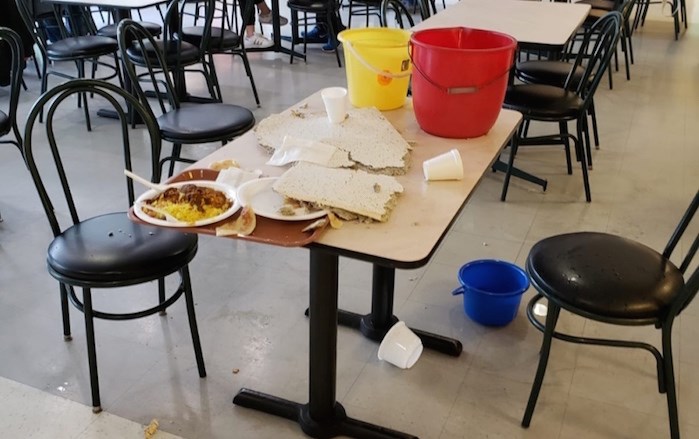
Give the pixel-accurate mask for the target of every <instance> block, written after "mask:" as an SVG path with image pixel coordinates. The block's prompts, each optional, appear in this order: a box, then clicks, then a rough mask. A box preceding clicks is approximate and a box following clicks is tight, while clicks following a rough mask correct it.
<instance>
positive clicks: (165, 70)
mask: <svg viewBox="0 0 699 439" xmlns="http://www.w3.org/2000/svg"><path fill="white" fill-rule="evenodd" d="M175 3H176V2H175ZM165 38H168V37H167V36H166V35H165V33H164V34H163V44H166V43H165ZM117 41H118V43H119V54H120V55H121V59H122V63H123V66H124V70H125V71H126V73H127V75H128V76H129V79H130V80H131V87H132V88H133V90H134V91H135V92H136V94H137V95H138V97H139V99H140V100H141V101H142V102H148V96H146V92H145V90H144V88H143V83H148V84H149V85H150V89H151V90H155V91H157V93H156V97H157V99H158V104H159V106H160V111H161V112H163V113H166V112H167V111H169V109H168V108H167V107H166V105H168V106H169V107H170V108H172V109H175V108H180V101H179V99H178V98H177V94H176V93H175V86H174V84H173V81H172V77H171V76H170V68H169V67H168V65H167V63H166V62H165V54H163V52H162V51H160V50H154V51H153V55H155V56H148V55H147V54H144V53H143V52H144V51H143V50H142V48H143V47H146V48H149V47H150V48H157V47H158V44H157V42H156V40H155V38H153V36H152V35H151V34H150V32H148V30H146V28H144V27H143V26H141V25H140V24H139V23H138V22H136V21H134V20H131V19H125V20H121V22H119V27H118V28H117ZM129 52H135V53H137V54H139V58H141V59H143V60H144V62H145V68H146V70H147V71H146V72H145V73H144V74H143V75H140V74H139V73H138V72H137V71H136V64H135V63H134V62H133V61H132V59H131V55H130V54H129ZM145 107H146V111H148V112H149V113H150V115H151V117H155V116H154V115H153V112H152V110H151V108H150V106H149V105H146V106H145Z"/></svg>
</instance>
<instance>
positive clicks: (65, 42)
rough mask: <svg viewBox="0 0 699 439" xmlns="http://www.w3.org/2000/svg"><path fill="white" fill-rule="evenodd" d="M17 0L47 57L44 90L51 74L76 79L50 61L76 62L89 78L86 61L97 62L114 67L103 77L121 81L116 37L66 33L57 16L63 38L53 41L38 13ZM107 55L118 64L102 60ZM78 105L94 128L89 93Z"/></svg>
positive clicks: (80, 72)
mask: <svg viewBox="0 0 699 439" xmlns="http://www.w3.org/2000/svg"><path fill="white" fill-rule="evenodd" d="M15 3H16V5H17V9H18V10H19V13H20V15H21V16H22V21H24V24H25V26H26V27H27V29H28V30H29V32H30V33H31V34H32V38H33V39H34V43H35V44H36V45H37V46H38V48H39V51H40V53H41V56H42V58H43V62H42V63H41V75H40V76H41V93H42V94H43V93H45V92H46V89H47V88H48V77H49V75H55V76H58V77H61V78H65V79H75V77H74V76H71V75H67V74H65V73H64V72H62V71H59V70H53V69H51V70H49V69H48V64H49V62H66V61H70V62H74V63H75V65H76V67H77V71H78V76H77V77H78V78H85V63H93V64H97V65H100V66H104V67H107V68H109V69H111V70H113V73H112V74H110V75H107V76H106V77H103V78H101V79H104V80H108V79H111V78H114V77H117V78H119V80H120V81H121V71H120V70H119V61H118V59H117V50H118V47H117V44H116V41H115V40H114V39H112V38H108V37H101V36H98V35H78V36H72V37H66V35H67V30H66V28H65V26H64V23H63V20H57V22H58V25H59V28H60V31H61V34H62V35H63V38H62V39H61V40H58V41H55V42H53V43H51V44H49V43H48V41H47V40H46V36H45V33H44V32H42V31H41V30H40V29H39V28H38V26H37V22H36V21H35V20H34V17H32V14H31V11H30V10H29V8H28V4H27V2H26V0H15ZM105 55H109V56H112V57H113V59H114V65H111V64H107V63H104V62H101V61H99V58H100V57H102V56H105ZM78 106H82V107H83V109H84V111H85V122H86V124H87V129H88V131H90V130H91V129H92V125H91V124H90V114H89V110H88V105H87V95H78ZM40 117H41V116H40Z"/></svg>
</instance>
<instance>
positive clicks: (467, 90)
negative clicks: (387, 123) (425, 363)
mask: <svg viewBox="0 0 699 439" xmlns="http://www.w3.org/2000/svg"><path fill="white" fill-rule="evenodd" d="M408 44H409V45H408V56H409V57H410V63H411V64H412V65H413V67H414V68H415V70H417V71H418V72H420V74H421V75H422V77H423V78H425V80H426V81H427V82H429V83H430V84H432V86H433V87H435V88H438V89H439V90H441V91H443V92H444V93H446V94H448V95H459V94H471V93H478V91H479V90H481V89H483V88H485V87H487V86H489V85H490V84H492V83H493V82H495V81H497V80H498V79H500V78H502V77H503V76H505V75H507V74H508V73H509V72H510V70H511V69H512V66H513V65H514V62H513V63H512V64H510V65H509V66H508V67H507V69H506V70H505V71H504V72H502V73H500V74H499V75H497V76H495V77H494V78H492V79H490V80H488V81H486V82H484V83H483V84H480V85H466V86H462V87H444V86H442V85H439V84H437V83H436V82H434V80H433V79H432V78H430V77H429V76H427V75H426V74H425V72H423V71H422V69H420V66H418V65H417V63H415V60H414V59H413V50H412V49H413V42H412V41H410V42H409V43H408ZM457 294H458V293H457Z"/></svg>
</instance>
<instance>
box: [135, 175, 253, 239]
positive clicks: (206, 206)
mask: <svg viewBox="0 0 699 439" xmlns="http://www.w3.org/2000/svg"><path fill="white" fill-rule="evenodd" d="M240 206H241V204H240V201H239V200H238V197H237V196H236V192H235V189H234V188H232V187H230V186H227V185H224V184H221V183H217V182H215V181H204V180H201V181H183V182H179V183H172V184H169V185H167V189H166V190H164V191H156V190H153V189H151V190H149V191H147V192H145V193H143V194H142V195H141V196H140V197H138V199H137V200H136V202H135V203H134V214H135V215H136V216H137V217H138V218H139V219H141V220H143V221H145V222H147V223H150V224H154V225H157V226H167V227H198V226H205V225H208V224H213V223H216V222H219V221H221V220H224V219H226V218H228V217H229V216H231V215H233V214H234V213H236V212H237V211H238V209H240Z"/></svg>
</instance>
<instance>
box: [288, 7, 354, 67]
mask: <svg viewBox="0 0 699 439" xmlns="http://www.w3.org/2000/svg"><path fill="white" fill-rule="evenodd" d="M287 6H288V7H289V10H290V11H291V56H290V57H289V63H290V64H293V62H294V54H295V52H294V46H295V45H296V44H298V43H303V54H304V56H305V55H306V46H307V45H308V43H309V42H311V43H313V42H319V41H309V38H308V37H307V35H308V31H309V29H308V26H309V25H311V26H313V25H316V26H318V25H321V26H323V25H324V26H325V27H326V29H327V33H328V37H329V38H330V40H327V41H329V42H330V45H331V46H332V48H333V50H334V52H335V58H337V66H338V67H342V61H340V52H339V51H338V49H337V48H338V46H339V43H338V42H337V34H338V33H339V31H340V29H337V26H338V25H339V24H341V23H340V20H339V18H337V17H338V9H339V7H340V5H339V4H338V1H337V0H289V1H288V2H287ZM299 14H301V16H299ZM309 14H310V16H309ZM299 27H303V36H302V35H301V33H300V31H299ZM325 41H326V40H325V39H323V40H322V42H325Z"/></svg>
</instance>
